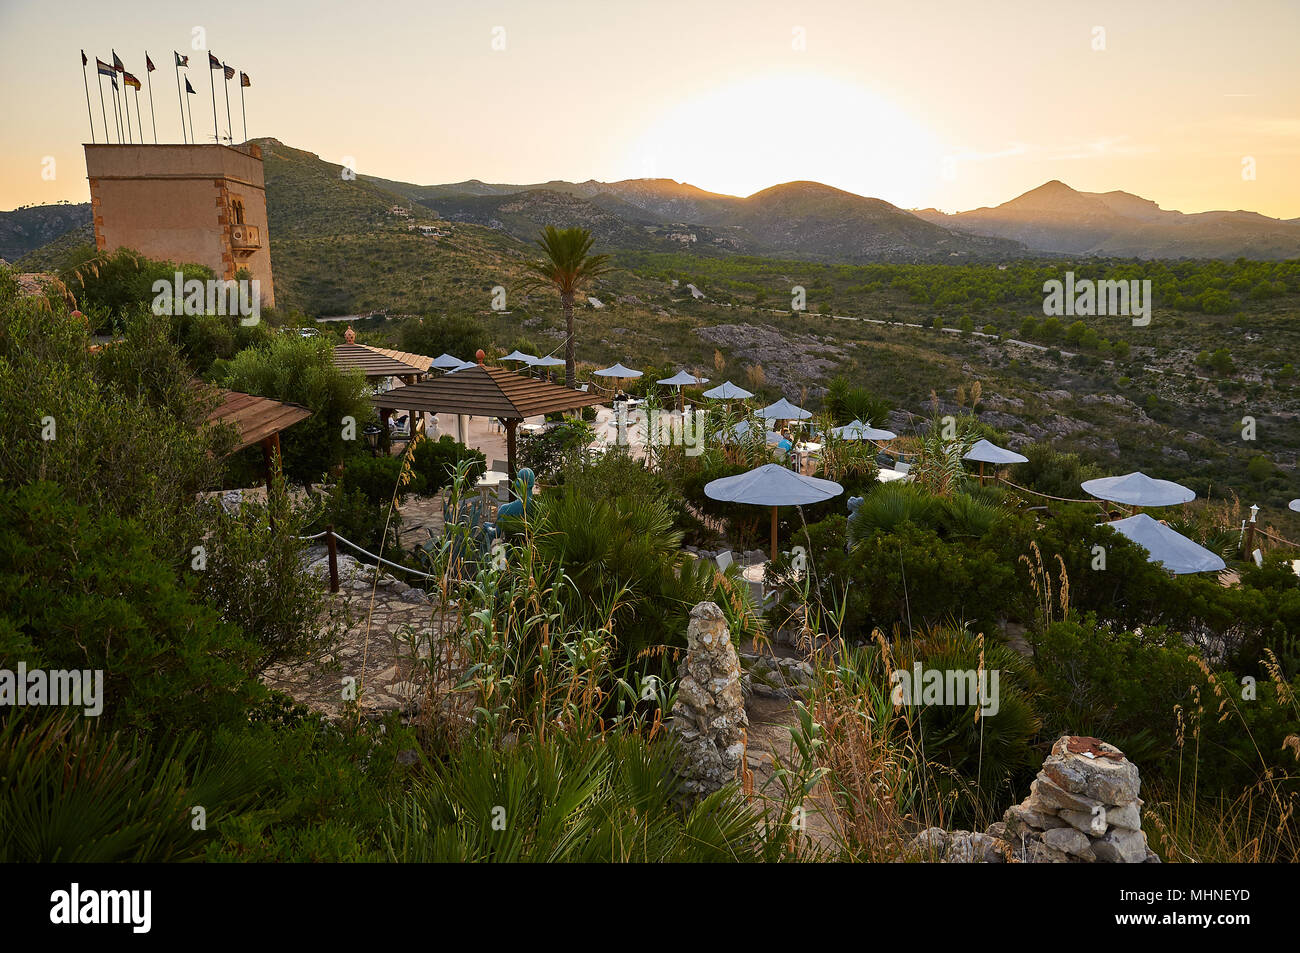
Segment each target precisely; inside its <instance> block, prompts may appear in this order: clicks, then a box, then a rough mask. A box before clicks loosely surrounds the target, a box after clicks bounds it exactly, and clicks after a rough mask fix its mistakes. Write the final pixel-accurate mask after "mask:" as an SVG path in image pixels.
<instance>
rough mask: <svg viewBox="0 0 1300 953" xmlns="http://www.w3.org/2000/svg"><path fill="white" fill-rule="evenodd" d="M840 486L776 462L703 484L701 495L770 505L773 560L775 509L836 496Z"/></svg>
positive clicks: (757, 504) (842, 490)
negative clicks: (797, 471)
mask: <svg viewBox="0 0 1300 953" xmlns="http://www.w3.org/2000/svg"><path fill="white" fill-rule="evenodd" d="M843 492H844V487H842V486H840V485H839V484H838V483H835V482H834V481H832V480H822V479H820V478H818V477H809V476H804V475H803V474H801V473H795V472H794V471H793V470H791V469H789V468H787V467H783V466H781V465H780V464H777V463H767V464H764V465H763V466H761V467H758V468H757V469H754V470H750V471H749V472H748V473H740V474H737V475H736V476H729V477H722V478H721V479H717V480H713V481H712V482H710V483H706V484H705V486H704V495H705V496H707V497H708V498H709V499H711V500H718V501H719V502H722V503H749V504H751V505H753V506H770V507H772V558H773V559H776V508H777V507H778V506H806V505H808V504H809V503H820V502H822V501H823V500H829V499H830V498H831V497H835V496H839V495H840V494H841V493H843Z"/></svg>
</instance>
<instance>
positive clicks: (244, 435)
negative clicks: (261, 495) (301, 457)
mask: <svg viewBox="0 0 1300 953" xmlns="http://www.w3.org/2000/svg"><path fill="white" fill-rule="evenodd" d="M219 397H220V401H221V402H220V403H219V404H218V405H217V406H216V407H215V408H214V409H213V411H212V413H210V414H208V423H210V424H230V425H231V426H233V427H234V428H235V430H236V431H238V433H239V443H238V444H237V445H236V446H235V448H234V449H233V450H231V453H238V452H239V451H240V450H243V449H244V448H245V447H251V446H252V445H253V444H255V443H259V444H261V445H262V463H263V465H264V466H265V467H266V492H267V493H268V494H269V493H270V492H271V480H272V477H273V475H274V470H275V461H276V460H278V458H279V456H280V431H281V430H285V429H287V428H289V427H292V426H293V425H294V424H296V423H298V422H300V421H303V420H306V419H307V418H308V417H310V416H311V411H310V410H308V409H307V408H306V407H304V406H302V405H301V404H291V403H288V402H287V401H282V400H272V399H271V398H269V397H255V396H254V395H252V394H244V393H241V392H240V391H237V390H223V391H220V392H219Z"/></svg>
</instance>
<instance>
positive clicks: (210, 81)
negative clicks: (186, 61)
mask: <svg viewBox="0 0 1300 953" xmlns="http://www.w3.org/2000/svg"><path fill="white" fill-rule="evenodd" d="M208 55H209V56H211V55H212V54H211V53H209V54H208ZM221 75H222V76H225V75H226V71H225V70H224V69H223V70H222V71H221ZM208 89H210V90H212V138H213V139H216V140H217V142H220V141H221V132H220V131H219V130H218V129H217V84H216V82H214V81H213V79H212V61H211V60H208Z"/></svg>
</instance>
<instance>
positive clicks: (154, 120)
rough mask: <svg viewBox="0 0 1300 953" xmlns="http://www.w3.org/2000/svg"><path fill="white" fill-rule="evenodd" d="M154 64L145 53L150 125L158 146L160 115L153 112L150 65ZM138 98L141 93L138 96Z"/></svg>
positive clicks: (154, 142) (154, 140) (147, 52)
mask: <svg viewBox="0 0 1300 953" xmlns="http://www.w3.org/2000/svg"><path fill="white" fill-rule="evenodd" d="M151 62H153V61H152V60H150V59H149V51H148V50H145V51H144V78H145V82H147V83H148V84H149V124H150V125H152V126H153V144H154V145H155V146H156V145H158V115H157V113H155V112H154V111H153V70H152V69H150V68H149V64H150V63H151ZM136 95H137V96H138V95H139V93H137V94H136Z"/></svg>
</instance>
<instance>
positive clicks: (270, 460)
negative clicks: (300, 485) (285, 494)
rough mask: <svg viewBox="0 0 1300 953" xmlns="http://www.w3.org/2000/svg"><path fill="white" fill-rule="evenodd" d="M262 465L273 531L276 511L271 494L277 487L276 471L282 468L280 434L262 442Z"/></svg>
mask: <svg viewBox="0 0 1300 953" xmlns="http://www.w3.org/2000/svg"><path fill="white" fill-rule="evenodd" d="M262 465H263V466H264V467H265V469H266V507H267V511H268V512H269V513H271V517H270V519H271V529H275V511H274V510H273V509H272V508H271V493H272V492H273V489H272V488H273V487H274V485H275V471H276V470H277V469H278V468H279V466H280V434H279V433H278V432H277V433H273V434H271V436H269V437H267V438H265V439H264V440H263V441H262Z"/></svg>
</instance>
